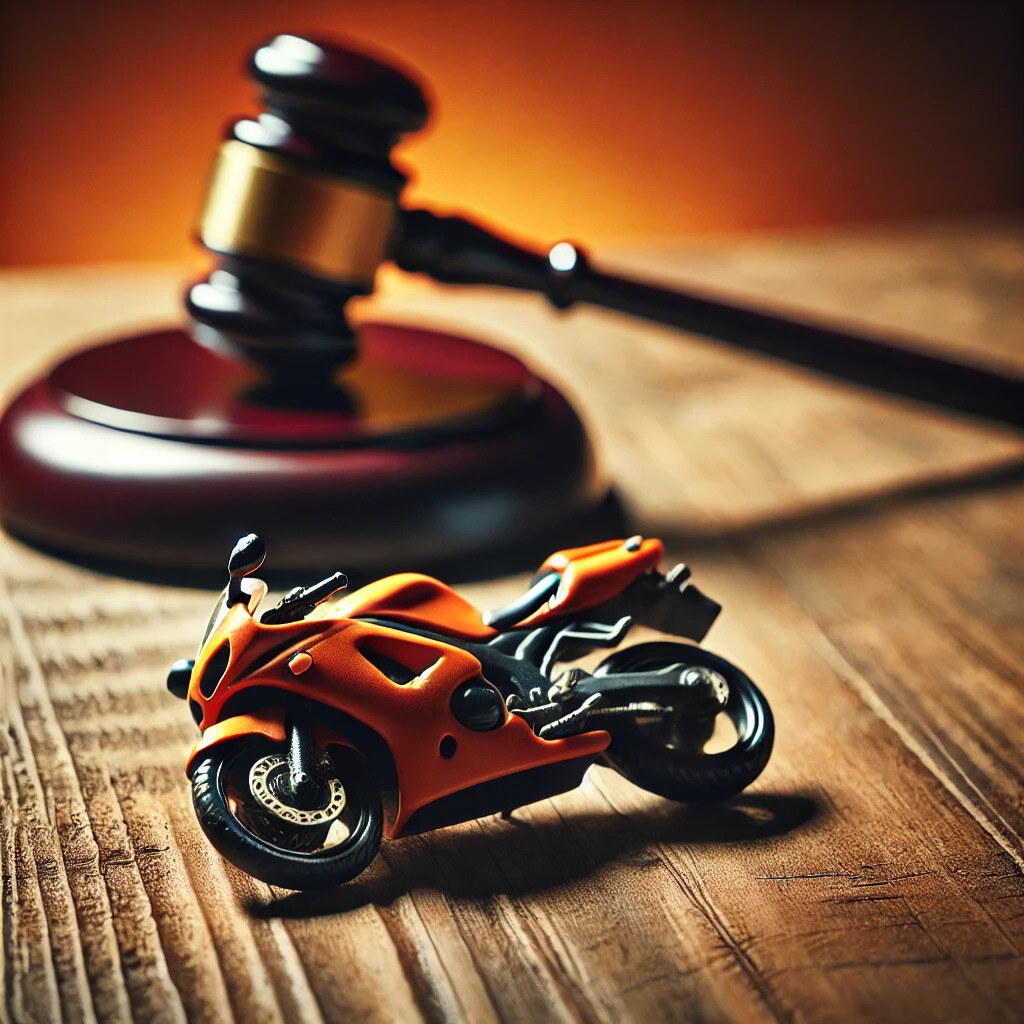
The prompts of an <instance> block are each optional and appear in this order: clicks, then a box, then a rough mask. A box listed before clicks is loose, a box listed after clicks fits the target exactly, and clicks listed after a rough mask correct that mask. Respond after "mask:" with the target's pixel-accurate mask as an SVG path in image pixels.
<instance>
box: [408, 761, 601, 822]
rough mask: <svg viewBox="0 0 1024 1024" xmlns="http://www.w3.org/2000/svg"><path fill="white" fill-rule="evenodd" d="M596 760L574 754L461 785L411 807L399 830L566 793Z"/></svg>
mask: <svg viewBox="0 0 1024 1024" xmlns="http://www.w3.org/2000/svg"><path fill="white" fill-rule="evenodd" d="M595 760H596V758H594V757H575V758H571V759H570V760H568V761H557V762H556V763H555V764H544V765H540V766H539V767H537V768H529V769H527V770H526V771H522V772H516V773H515V774H514V775H505V776H503V777H501V778H498V779H491V780H490V781H489V782H481V783H479V784H478V785H476V786H469V787H468V788H467V789H460V790H459V791H458V792H456V793H450V794H449V795H448V796H443V797H441V799H440V800H434V801H433V802H432V803H429V804H426V805H425V806H423V807H421V808H420V809H419V810H417V811H414V812H413V814H412V815H411V817H410V818H409V820H408V821H407V822H406V825H405V828H403V829H402V831H401V833H400V834H401V835H403V836H411V835H417V834H418V833H420V832H430V831H431V830H432V829H435V828H444V827H445V826H446V825H457V824H458V823H459V822H460V821H471V820H472V819H474V818H483V817H485V816H486V815H488V814H498V813H501V812H505V811H511V810H514V809H515V808H517V807H523V806H525V805H526V804H532V803H536V802H537V801H538V800H546V799H547V798H548V797H550V796H557V795H558V794H559V793H566V792H568V791H569V790H570V789H575V788H576V787H577V786H578V785H579V784H580V783H581V782H582V781H583V776H584V775H585V774H586V772H587V769H588V768H589V767H590V766H591V765H592V764H593V763H594V762H595Z"/></svg>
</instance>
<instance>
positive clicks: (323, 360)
mask: <svg viewBox="0 0 1024 1024" xmlns="http://www.w3.org/2000/svg"><path fill="white" fill-rule="evenodd" d="M249 73H250V75H251V77H252V78H253V79H254V80H255V82H256V83H257V85H258V86H259V88H260V91H261V98H262V101H263V105H264V108H265V109H264V110H263V112H262V113H260V114H259V115H258V116H257V117H255V118H243V119H242V120H239V121H236V122H234V123H233V124H232V125H231V127H230V129H229V131H228V133H227V137H226V139H225V140H224V142H223V144H222V145H221V147H220V150H219V152H218V154H217V158H216V162H215V164H214V169H213V174H212V178H211V181H210V188H209V193H208V195H207V199H206V204H205V208H204V210H203V213H202V215H201V218H200V222H199V238H200V241H201V242H202V243H203V245H204V246H206V248H207V249H209V250H210V251H211V252H212V253H214V255H215V256H216V258H217V263H218V269H216V270H215V271H214V272H213V273H212V274H211V275H210V276H209V278H208V279H207V280H205V281H202V282H200V283H199V284H197V285H195V286H194V287H193V288H192V289H191V290H190V292H189V295H188V299H187V305H188V309H189V312H190V313H191V315H192V316H193V317H194V318H195V320H196V321H197V330H196V338H197V340H199V341H200V342H201V343H203V344H206V345H209V346H210V347H215V348H227V349H230V350H233V351H235V352H240V353H241V354H243V355H244V356H245V357H246V358H249V359H252V360H255V361H256V362H259V363H262V364H263V365H264V366H266V367H267V368H268V369H269V370H270V371H271V374H272V376H273V377H274V379H275V380H276V382H277V383H278V384H281V383H282V382H287V381H288V380H291V381H292V382H293V384H295V385H296V386H303V387H308V385H309V382H310V381H311V380H312V379H316V378H319V379H321V380H322V379H323V378H324V374H325V373H328V372H329V370H330V369H331V368H332V367H336V366H338V365H339V364H341V363H343V362H345V361H346V360H347V359H348V358H349V357H351V355H352V354H353V352H354V344H355V342H354V338H353V335H352V332H351V330H350V328H349V326H348V322H347V320H346V317H345V302H346V300H347V299H348V298H350V297H352V296H354V295H366V294H369V292H370V291H372V289H373V281H374V275H375V273H376V270H377V267H378V266H379V265H380V264H381V263H382V262H383V261H384V260H385V259H387V257H388V251H389V246H390V243H391V240H392V236H393V234H394V232H395V230H396V227H397V218H398V212H399V211H398V196H399V193H400V192H401V190H402V188H403V186H404V185H405V182H406V179H405V176H404V175H403V174H402V173H401V171H399V170H398V169H397V168H396V167H395V166H394V165H393V164H392V162H391V150H392V148H393V147H394V145H395V143H396V142H397V141H398V140H399V138H400V137H401V136H402V135H403V134H404V133H406V132H411V131H415V130H417V129H419V128H422V127H423V125H424V124H425V123H426V120H427V116H428V107H427V102H426V100H425V98H424V95H423V92H422V90H421V88H420V87H419V86H418V85H417V84H416V83H415V82H414V81H413V80H412V79H411V78H409V77H407V76H406V75H404V74H402V73H400V72H399V71H397V70H395V69H394V68H392V67H390V66H388V65H386V64H382V63H380V62H378V61H376V60H373V59H371V58H369V57H367V56H365V55H363V54H359V53H355V52H352V51H350V50H346V49H343V48H341V47H339V46H337V45H335V44H332V43H327V42H324V41H319V40H313V39H305V38H299V37H298V36H293V35H278V36H275V37H273V38H272V39H270V40H268V41H267V42H265V43H264V44H263V45H261V46H260V47H258V48H257V49H256V51H255V52H254V53H253V56H252V58H251V61H250V63H249ZM286 390H287V388H286Z"/></svg>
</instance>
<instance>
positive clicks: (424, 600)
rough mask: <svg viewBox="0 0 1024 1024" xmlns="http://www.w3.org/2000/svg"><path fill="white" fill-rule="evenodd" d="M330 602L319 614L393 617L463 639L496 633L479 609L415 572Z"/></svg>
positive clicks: (388, 579)
mask: <svg viewBox="0 0 1024 1024" xmlns="http://www.w3.org/2000/svg"><path fill="white" fill-rule="evenodd" d="M329 604H330V607H329V608H325V609H324V611H323V612H322V613H320V614H322V615H324V616H327V615H329V616H331V617H335V616H342V617H345V618H357V617H367V616H373V617H375V618H381V619H390V620H392V621H393V622H402V623H405V624H406V625H409V626H421V627H423V628H425V629H435V630H439V631H440V632H443V633H445V634H446V635H448V636H453V637H458V638H459V639H462V640H490V639H491V637H493V636H496V635H497V634H496V631H495V630H493V629H491V627H490V626H486V625H484V621H483V618H482V617H481V614H480V611H479V609H478V608H476V607H475V606H474V605H472V604H470V602H469V601H467V600H466V599H465V598H464V597H462V596H461V595H459V594H457V593H456V592H455V591H454V590H452V588H451V587H449V586H447V585H446V584H444V583H442V582H441V581H440V580H436V579H434V578H433V577H432V576H424V575H422V574H420V573H415V572H403V573H398V574H396V575H394V576H387V577H385V578H384V579H382V580H377V581H376V582H374V583H369V584H367V585H366V586H365V587H362V588H360V589H359V590H357V591H355V593H353V594H347V595H345V596H344V597H342V598H341V599H340V600H338V601H337V602H329Z"/></svg>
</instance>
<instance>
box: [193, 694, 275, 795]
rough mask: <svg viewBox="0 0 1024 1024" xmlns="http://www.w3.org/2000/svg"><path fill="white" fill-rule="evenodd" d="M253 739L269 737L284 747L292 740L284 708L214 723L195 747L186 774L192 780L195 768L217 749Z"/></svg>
mask: <svg viewBox="0 0 1024 1024" xmlns="http://www.w3.org/2000/svg"><path fill="white" fill-rule="evenodd" d="M253 736H265V737H266V738H267V739H268V740H273V741H274V742H275V743H284V741H285V739H286V738H287V736H288V730H287V728H286V726H285V710H284V708H266V709H265V710H261V711H259V712H258V713H256V714H248V715H233V716H232V717H231V718H225V719H224V720H223V721H220V722H214V723H213V725H211V726H210V727H209V728H208V729H205V730H203V734H202V736H200V737H199V739H198V740H196V742H195V745H194V746H193V747H192V751H191V753H190V754H189V755H188V760H187V761H186V762H185V774H186V775H188V776H189V777H190V778H191V776H192V767H193V765H195V764H196V762H197V761H198V760H199V759H200V758H201V757H202V756H203V754H205V753H206V752H207V751H208V750H210V749H212V748H213V747H218V746H220V745H221V744H222V743H232V742H234V741H235V740H240V739H247V738H251V737H253Z"/></svg>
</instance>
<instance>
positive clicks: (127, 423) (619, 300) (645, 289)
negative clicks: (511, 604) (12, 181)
mask: <svg viewBox="0 0 1024 1024" xmlns="http://www.w3.org/2000/svg"><path fill="white" fill-rule="evenodd" d="M249 73H250V75H251V76H252V78H253V79H254V80H255V82H256V83H257V85H258V87H259V89H260V90H261V93H262V101H263V107H264V109H263V111H262V112H261V113H260V114H259V115H258V116H256V117H254V118H242V119H240V120H237V121H235V122H234V123H233V124H232V125H231V127H230V128H229V130H228V132H227V136H226V138H225V139H224V140H223V142H222V144H221V146H220V149H219V152H218V154H217V157H216V160H215V164H214V169H213V174H212V178H211V181H210V185H209V190H208V194H207V197H206V202H205V207H204V209H203V212H202V215H201V217H200V221H199V238H200V240H201V242H202V243H203V245H204V246H205V247H206V248H207V249H208V250H209V251H210V252H211V253H212V254H213V256H214V259H215V261H216V267H215V269H214V270H213V271H212V272H211V273H210V274H209V275H208V276H207V277H206V278H205V279H204V280H202V281H200V282H198V283H197V284H195V285H193V286H192V287H191V288H190V289H189V291H188V296H187V300H186V306H187V309H188V312H189V313H190V314H191V317H192V320H193V326H192V329H191V330H181V329H175V330H164V331H154V332H147V333H143V334H135V335H129V336H127V337H122V338H115V339H111V340H108V341H106V342H104V343H102V344H99V345H95V346H93V347H91V348H86V349H83V350H81V351H78V352H75V353H73V354H72V355H70V356H69V357H67V358H66V359H64V360H63V361H62V362H61V363H59V364H58V365H57V366H55V367H54V368H53V369H52V370H51V371H50V372H49V373H48V374H47V375H46V376H45V377H43V378H42V379H40V380H38V381H36V382H34V383H32V384H30V385H29V386H28V387H27V388H26V389H25V390H24V391H23V392H22V393H21V394H20V395H19V396H18V397H17V398H16V399H15V401H14V402H13V403H12V405H11V406H10V407H9V408H8V410H7V411H6V413H5V414H4V416H3V418H2V420H0V518H2V521H3V523H4V525H5V527H6V528H7V529H9V530H10V531H12V532H14V533H16V534H18V535H19V536H21V537H23V538H25V539H27V540H29V541H31V542H33V543H35V544H37V545H41V546H44V547H46V548H48V549H51V550H56V551H57V552H59V553H61V554H64V555H68V556H70V557H73V558H76V559H78V560H85V561H87V562H90V563H93V564H95V563H97V562H99V563H100V564H101V565H104V566H106V567H109V568H114V569H116V570H117V571H128V572H132V573H135V572H137V571H139V570H141V571H143V572H144V573H145V574H147V575H148V576H151V577H152V576H154V575H156V576H167V575H170V576H174V577H176V578H183V579H184V580H185V581H186V582H195V581H197V580H199V579H201V578H202V574H203V573H205V574H206V575H207V576H208V577H209V578H211V579H219V576H220V567H221V554H222V552H223V550H224V549H225V547H226V546H230V543H231V542H233V541H234V540H235V539H236V538H237V537H238V536H240V535H241V534H245V533H248V532H250V531H252V530H255V531H257V532H258V533H259V534H261V535H262V536H264V537H265V538H267V541H268V542H269V543H272V544H273V546H274V550H275V553H276V561H277V563H278V565H279V566H280V567H281V568H282V570H283V571H284V573H285V574H286V575H288V574H292V575H298V574H300V573H301V574H303V575H305V574H308V573H311V572H319V571H320V570H321V569H322V567H323V566H324V565H332V566H333V565H338V566H343V567H344V568H345V569H346V570H347V571H348V572H349V573H350V574H352V575H355V576H360V575H363V576H365V575H369V574H371V573H376V572H383V571H394V570H396V569H399V570H401V569H412V568H423V569H427V568H430V569H434V568H435V567H438V566H440V565H441V564H442V563H443V564H445V565H447V566H448V568H446V569H444V571H445V572H446V573H447V574H448V575H449V576H451V575H453V574H454V575H473V574H479V573H481V572H483V571H485V566H486V571H488V572H493V571H495V570H496V569H497V568H498V567H499V566H500V567H510V566H509V565H508V563H507V562H503V561H501V560H500V559H499V560H498V561H497V562H496V561H495V559H494V558H492V557H490V556H491V555H492V554H494V552H495V551H497V550H506V549H509V548H514V549H516V550H518V551H520V552H522V561H521V562H520V563H518V565H519V567H522V566H523V565H527V564H529V563H530V561H531V559H533V558H535V557H537V556H539V555H542V554H546V553H547V552H549V551H551V550H553V549H556V548H560V547H571V546H574V545H578V544H581V543H586V542H588V541H590V540H596V539H601V537H602V536H604V537H606V536H613V535H615V534H616V533H619V531H621V530H624V529H627V528H629V527H628V524H626V523H625V522H624V521H623V515H622V510H621V506H620V505H618V503H617V502H616V500H615V496H614V493H613V492H611V491H610V490H609V486H608V482H607V481H606V480H605V479H604V477H603V476H602V474H601V473H600V472H599V471H598V468H597V460H596V459H595V456H594V454H593V452H592V450H591V447H590V444H589V440H588V438H587V435H586V432H585V431H584V429H583V426H582V424H581V422H580V420H579V418H578V416H577V415H576V413H575V411H574V410H573V408H572V406H571V405H570V403H569V402H567V401H566V399H565V398H564V397H563V396H562V395H561V394H560V393H559V391H558V389H557V388H556V387H554V386H553V385H552V384H551V383H550V382H548V381H545V380H543V379H542V378H541V377H539V376H538V375H537V374H536V373H535V372H534V371H532V370H531V369H530V368H529V367H528V366H526V365H524V364H523V363H522V362H520V361H519V360H518V359H516V358H515V357H514V356H513V355H511V354H510V353H508V352H503V351H499V350H497V349H495V348H492V347H490V346H487V345H485V344H483V343H481V342H479V341H476V340H473V339H470V338H465V337H462V336H456V335H454V334H450V333H446V332H441V331H437V330H426V329H421V328H417V327H410V326H409V325H403V326H395V325H391V324H386V323H385V324H381V323H375V322H372V321H364V322H362V323H361V324H360V325H359V327H358V330H355V329H353V327H352V325H351V324H350V323H349V320H348V315H347V305H348V300H349V299H351V298H353V297H355V296H363V295H368V294H370V293H371V292H372V291H373V288H374V281H375V276H376V272H377V269H378V267H380V266H381V264H383V263H384V262H386V261H393V262H394V263H395V264H397V265H398V267H400V268H402V269H403V270H405V271H409V272H412V273H422V274H427V275H429V276H430V277H433V278H434V279H436V280H437V281H440V282H444V283H450V284H460V283H464V284H477V285H497V286H503V287H508V288H515V289H520V290H525V291H534V292H539V293H542V294H544V295H546V296H547V298H548V299H549V300H550V301H551V303H552V304H553V305H554V306H556V307H558V308H562V309H564V308H567V307H569V306H571V305H572V304H574V303H577V302H586V303H590V304H592V305H596V306H603V307H605V308H608V309H613V310H618V311H620V312H624V313H627V314H633V315H635V316H639V317H643V318H647V319H648V320H652V321H656V322H658V323H663V324H668V325H672V326H674V327H677V328H681V329H683V330H685V331H688V332H691V333H694V334H699V335H703V336H705V337H708V338H713V339H717V340H718V341H721V342H724V343H726V344H728V345H731V346H733V347H738V348H741V349H746V350H748V351H752V352H757V353H760V354H762V355H765V356H770V357H774V358H775V359H780V360H784V361H786V362H788V363H791V364H794V365H796V366H800V367H804V368H807V369H810V370H813V371H817V372H819V373H822V374H826V375H828V376H831V377H833V378H837V379H839V380H842V381H847V382H850V383H853V384H856V385H861V386H866V387H869V388H873V389H875V390H880V391H883V392H887V393H889V394H892V395H896V396H901V397H904V398H909V399H912V400H915V401H918V402H924V403H928V404H931V405H935V406H939V407H942V408H945V409H948V410H953V411H957V412H961V413H966V414H968V415H970V416H974V417H978V418H980V419H986V420H990V421H995V422H997V423H1002V424H1007V425H1010V426H1014V427H1020V426H1021V425H1022V424H1024V383H1022V381H1021V380H1019V379H1015V378H1013V377H1009V376H1002V375H1000V374H999V373H996V372H993V371H991V370H988V369H984V368H982V367H979V366H970V365H965V364H962V363H959V362H956V361H953V360H948V359H945V358H942V357H940V356H938V355H929V354H926V353H924V352H920V351H912V350H910V349H907V348H903V347H901V346H900V345H898V344H894V343H892V342H891V341H887V340H884V339H880V338H867V337H860V336H856V335H853V334H849V333H844V332H842V331H839V330H836V329H833V328H830V327H825V326H821V325H815V324H812V323H807V322H801V321H798V320H796V319H791V318H788V317H782V316H778V315H774V314H772V313H768V312H762V311H758V310H754V309H747V308H743V307H740V306H736V305H731V304H728V303H725V302H721V301H719V300H717V299H713V298H710V297H706V296H700V295H695V294H688V293H684V292H681V291H673V290H669V289H666V288H660V287H655V286H653V285H650V284H644V283H641V282H638V281H631V280H628V279H626V278H624V277H620V276H615V275H612V274H608V273H601V272H599V271H598V270H595V269H594V268H593V267H591V265H590V263H589V261H588V259H587V257H586V255H585V253H584V251H583V250H582V249H581V248H580V247H579V246H577V245H574V244H572V243H571V242H568V241H561V242H558V243H556V244H555V245H553V246H551V247H550V248H549V249H548V250H547V251H546V252H544V251H532V250H530V249H528V248H524V247H522V246H520V245H518V244H515V243H514V242H512V241H510V240H508V239H506V238H503V237H500V236H499V235H497V234H495V233H493V232H491V231H490V230H488V229H486V228H484V227H483V226H481V225H479V224H474V223H472V222H471V221H469V220H466V219H464V218H462V217H452V216H439V215H437V214H435V213H433V212H430V211H428V210H423V209H408V208H406V207H405V206H404V205H403V204H402V202H401V197H402V191H403V189H404V186H405V184H406V180H407V179H406V176H405V174H404V173H403V172H402V170H401V169H400V168H399V167H397V166H396V165H395V163H394V162H393V161H392V151H393V149H394V147H395V145H396V143H397V142H398V140H399V139H400V138H402V136H404V135H406V134H408V133H410V132H414V131H416V130H418V129H419V128H422V127H423V125H424V124H425V123H426V120H427V115H428V106H427V102H426V100H425V98H424V94H423V90H422V89H421V88H420V86H419V85H418V84H417V83H416V82H415V81H414V79H413V78H412V77H411V76H410V75H408V74H406V73H404V72H400V71H398V70H396V69H395V68H394V67H392V66H390V65H389V64H386V63H383V62H380V61H378V60H375V59H372V58H370V57H368V56H366V55H364V54H361V53H357V52H354V51H352V50H349V49H346V48H343V47H341V46H338V45H335V44H333V43H330V42H327V41H324V40H314V39H307V38H300V37H298V36H295V35H278V36H275V37H274V38H272V39H270V40H268V41H267V42H266V43H264V44H263V45H261V46H259V47H258V48H257V49H256V50H255V52H254V53H253V55H252V58H251V60H250V63H249ZM631 532H632V531H631ZM453 565H458V566H461V568H455V569H453V568H452V566H453ZM467 566H468V567H469V568H468V569H467V568H466V567H467ZM436 571H441V569H440V568H437V569H436Z"/></svg>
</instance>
